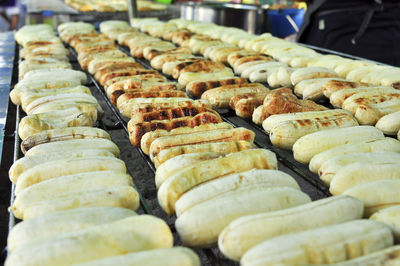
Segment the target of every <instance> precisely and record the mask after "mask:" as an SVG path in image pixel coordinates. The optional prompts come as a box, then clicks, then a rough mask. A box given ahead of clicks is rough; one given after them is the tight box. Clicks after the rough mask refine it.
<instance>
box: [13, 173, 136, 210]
mask: <svg viewBox="0 0 400 266" xmlns="http://www.w3.org/2000/svg"><path fill="white" fill-rule="evenodd" d="M112 186H132V178H131V177H130V176H129V175H128V174H125V173H123V172H118V171H96V172H86V173H78V174H74V175H66V176H60V177H56V178H52V179H49V180H45V181H42V182H40V183H37V184H34V185H32V186H30V187H27V188H26V189H24V190H22V192H21V193H19V194H18V196H17V197H16V198H15V200H14V204H13V205H12V210H13V213H14V215H15V216H16V217H18V218H20V217H22V216H23V214H22V213H23V212H24V209H26V208H27V207H28V206H30V205H32V204H35V203H36V202H39V201H42V200H48V199H51V198H53V197H62V196H65V195H68V194H69V193H74V192H80V191H86V190H88V189H102V188H108V187H112Z"/></svg>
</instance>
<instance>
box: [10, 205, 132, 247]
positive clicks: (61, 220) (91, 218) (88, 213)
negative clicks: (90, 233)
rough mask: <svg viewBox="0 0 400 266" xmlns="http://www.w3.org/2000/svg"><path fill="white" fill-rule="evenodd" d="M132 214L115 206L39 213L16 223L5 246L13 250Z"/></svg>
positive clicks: (128, 210) (130, 211)
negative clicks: (39, 214)
mask: <svg viewBox="0 0 400 266" xmlns="http://www.w3.org/2000/svg"><path fill="white" fill-rule="evenodd" d="M134 215H136V213H135V212H134V211H132V210H130V209H126V208H116V207H84V208H76V209H71V210H66V211H58V212H55V213H51V214H46V215H41V216H39V217H36V218H33V219H30V220H26V221H22V222H20V223H17V224H16V225H15V226H14V227H13V228H12V230H11V231H10V233H9V234H8V238H7V247H8V249H9V250H10V251H14V250H15V249H16V248H18V247H21V246H23V245H26V244H28V243H30V242H36V241H41V240H42V239H45V238H49V237H53V236H57V235H59V234H62V233H65V232H73V231H76V230H80V229H84V228H88V227H91V226H95V225H99V224H105V223H110V222H113V221H117V220H121V219H124V218H127V217H130V216H134Z"/></svg>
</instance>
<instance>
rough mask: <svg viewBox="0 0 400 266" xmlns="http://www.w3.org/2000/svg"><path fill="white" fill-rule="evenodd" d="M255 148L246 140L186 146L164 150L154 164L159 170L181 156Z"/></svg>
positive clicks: (154, 160) (154, 159) (155, 158)
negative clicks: (168, 161)
mask: <svg viewBox="0 0 400 266" xmlns="http://www.w3.org/2000/svg"><path fill="white" fill-rule="evenodd" d="M253 147H254V145H253V144H252V143H250V142H248V141H244V140H239V141H228V142H214V143H204V144H195V145H184V146H178V147H172V148H168V149H165V150H162V151H161V152H160V153H159V154H158V155H157V156H156V157H154V158H153V163H154V165H155V167H156V168H158V167H159V166H161V165H162V164H163V163H164V162H166V161H167V160H169V159H171V158H174V157H175V156H178V155H181V154H191V153H199V152H217V153H221V154H229V153H234V152H238V151H244V150H249V149H251V148H253Z"/></svg>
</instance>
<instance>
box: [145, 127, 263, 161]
mask: <svg viewBox="0 0 400 266" xmlns="http://www.w3.org/2000/svg"><path fill="white" fill-rule="evenodd" d="M254 137H255V134H254V132H253V131H251V130H248V129H246V128H232V129H217V130H209V131H203V132H193V133H190V134H181V135H175V136H165V137H160V138H157V139H156V140H154V141H153V142H152V143H151V146H150V159H151V160H153V158H154V157H156V156H157V155H158V154H159V153H160V151H162V150H164V149H168V148H172V147H177V146H184V145H196V144H202V143H215V142H229V141H240V140H244V141H248V142H250V143H253V142H254Z"/></svg>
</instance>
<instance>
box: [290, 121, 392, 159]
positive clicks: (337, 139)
mask: <svg viewBox="0 0 400 266" xmlns="http://www.w3.org/2000/svg"><path fill="white" fill-rule="evenodd" d="M383 138H384V135H383V133H382V131H380V130H379V129H377V128H375V127H372V126H356V127H346V128H337V129H328V130H322V131H318V132H315V133H311V134H308V135H305V136H303V137H301V138H300V139H298V140H297V141H296V142H295V143H294V145H293V154H294V158H295V159H296V161H299V162H301V163H309V162H310V160H311V159H312V157H314V156H315V155H317V154H318V153H321V152H323V151H326V150H328V149H332V148H334V147H336V146H339V145H343V144H348V143H352V142H359V141H365V140H374V139H383Z"/></svg>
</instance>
